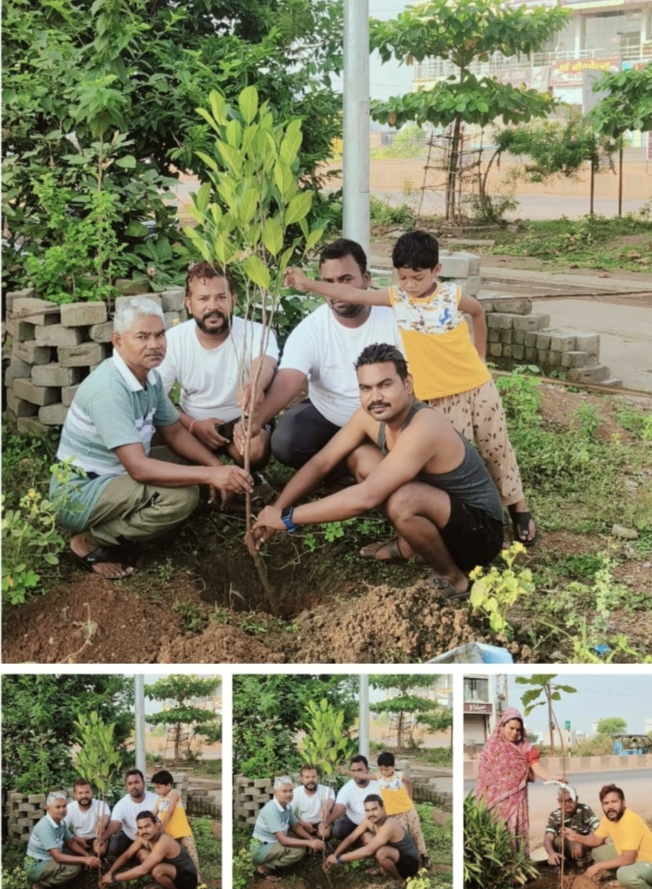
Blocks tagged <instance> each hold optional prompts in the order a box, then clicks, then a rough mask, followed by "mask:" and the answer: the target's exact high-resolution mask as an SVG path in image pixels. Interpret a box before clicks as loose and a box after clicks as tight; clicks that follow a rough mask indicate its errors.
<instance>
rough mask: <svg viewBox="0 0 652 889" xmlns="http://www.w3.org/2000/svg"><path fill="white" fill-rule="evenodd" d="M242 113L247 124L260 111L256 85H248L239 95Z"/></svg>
mask: <svg viewBox="0 0 652 889" xmlns="http://www.w3.org/2000/svg"><path fill="white" fill-rule="evenodd" d="M238 106H239V107H240V114H242V117H243V119H244V122H245V123H246V124H250V123H251V122H252V120H253V119H254V117H255V116H256V112H257V111H258V90H257V89H256V87H255V86H246V87H245V88H244V89H243V90H242V92H241V93H240V95H239V96H238Z"/></svg>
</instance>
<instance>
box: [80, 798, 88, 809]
mask: <svg viewBox="0 0 652 889" xmlns="http://www.w3.org/2000/svg"><path fill="white" fill-rule="evenodd" d="M77 803H78V804H79V806H80V807H81V808H82V809H88V808H90V805H91V800H89V799H78V800H77Z"/></svg>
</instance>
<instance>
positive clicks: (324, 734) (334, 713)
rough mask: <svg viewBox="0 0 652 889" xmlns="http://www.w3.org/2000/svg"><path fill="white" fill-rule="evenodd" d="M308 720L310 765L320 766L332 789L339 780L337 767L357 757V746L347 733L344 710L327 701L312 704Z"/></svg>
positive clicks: (305, 747) (306, 748)
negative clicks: (351, 757)
mask: <svg viewBox="0 0 652 889" xmlns="http://www.w3.org/2000/svg"><path fill="white" fill-rule="evenodd" d="M306 711H307V713H308V717H309V718H308V720H307V723H306V729H305V731H306V737H305V740H304V742H303V752H304V753H305V755H306V759H307V761H308V762H310V763H312V764H313V765H315V766H316V767H317V769H318V770H319V772H320V774H321V775H322V776H323V777H324V779H325V780H326V782H327V783H328V784H330V785H331V786H332V785H334V784H335V782H336V778H337V767H338V765H341V764H342V763H343V762H346V761H347V760H348V758H349V757H350V756H352V755H353V752H354V750H355V744H354V743H353V741H352V739H351V738H350V737H349V736H348V734H347V733H346V732H345V731H344V711H343V710H336V709H335V707H333V706H332V704H329V703H328V701H327V700H326V698H322V699H321V701H320V702H319V704H316V703H315V702H314V701H308V703H307V704H306Z"/></svg>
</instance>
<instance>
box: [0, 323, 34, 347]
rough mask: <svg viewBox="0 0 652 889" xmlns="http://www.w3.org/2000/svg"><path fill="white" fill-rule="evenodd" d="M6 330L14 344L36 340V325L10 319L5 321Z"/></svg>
mask: <svg viewBox="0 0 652 889" xmlns="http://www.w3.org/2000/svg"><path fill="white" fill-rule="evenodd" d="M5 330H6V331H7V333H8V334H9V336H10V337H11V338H12V340H13V341H14V342H17V341H19V342H21V343H26V342H29V340H33V339H36V333H35V331H36V324H30V322H29V321H19V320H18V319H17V318H12V317H8V318H7V320H6V321H5Z"/></svg>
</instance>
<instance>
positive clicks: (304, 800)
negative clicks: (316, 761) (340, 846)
mask: <svg viewBox="0 0 652 889" xmlns="http://www.w3.org/2000/svg"><path fill="white" fill-rule="evenodd" d="M299 778H300V780H301V786H300V787H295V788H294V790H293V791H292V811H293V812H294V814H295V815H296V816H297V818H298V819H299V823H300V824H301V825H302V826H303V827H304V828H305V829H306V830H307V831H308V833H309V834H316V835H317V836H318V837H321V838H322V840H327V839H328V838H329V836H330V835H331V828H330V827H326V826H325V825H324V819H325V818H326V816H327V815H328V813H329V812H330V810H331V809H332V807H333V803H334V802H335V793H334V792H333V789H332V788H331V787H326V785H325V784H320V783H319V775H318V774H317V769H316V768H315V767H314V766H313V765H310V763H304V765H302V766H301V771H300V773H299Z"/></svg>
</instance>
